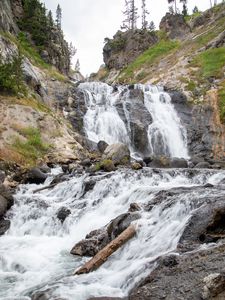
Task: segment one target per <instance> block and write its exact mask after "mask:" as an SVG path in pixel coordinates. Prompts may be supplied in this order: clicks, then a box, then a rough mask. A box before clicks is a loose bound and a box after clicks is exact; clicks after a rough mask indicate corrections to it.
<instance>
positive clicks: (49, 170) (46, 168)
mask: <svg viewBox="0 0 225 300" xmlns="http://www.w3.org/2000/svg"><path fill="white" fill-rule="evenodd" d="M39 169H40V171H41V172H43V173H45V174H48V173H50V172H51V168H49V167H48V166H47V165H46V164H45V165H42V166H39Z"/></svg>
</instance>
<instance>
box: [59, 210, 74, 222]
mask: <svg viewBox="0 0 225 300" xmlns="http://www.w3.org/2000/svg"><path fill="white" fill-rule="evenodd" d="M70 214H71V210H70V209H69V208H67V207H64V206H63V207H61V208H60V209H59V210H58V212H57V218H58V219H59V220H60V221H61V223H63V222H64V221H65V220H66V218H67V217H68V216H69V215H70Z"/></svg>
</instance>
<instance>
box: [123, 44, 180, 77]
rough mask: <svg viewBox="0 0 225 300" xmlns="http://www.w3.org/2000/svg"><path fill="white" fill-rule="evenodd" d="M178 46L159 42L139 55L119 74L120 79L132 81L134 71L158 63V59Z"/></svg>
mask: <svg viewBox="0 0 225 300" xmlns="http://www.w3.org/2000/svg"><path fill="white" fill-rule="evenodd" d="M179 45H180V43H179V42H178V41H170V40H161V41H160V42H159V43H157V44H156V45H154V46H152V47H151V48H149V49H148V50H146V51H145V52H144V53H143V54H141V55H140V56H139V57H138V58H137V59H136V60H135V61H134V62H132V63H131V64H129V65H128V67H126V68H125V69H124V70H123V71H122V72H121V75H120V79H122V80H124V81H126V80H132V79H133V78H134V77H135V71H137V70H140V69H141V68H143V67H145V68H146V67H148V66H151V65H152V64H154V63H156V62H158V61H159V59H160V58H162V57H164V56H166V55H167V54H169V53H171V52H172V51H173V50H175V49H177V48H178V47H179Z"/></svg>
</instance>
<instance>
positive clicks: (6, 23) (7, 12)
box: [0, 0, 21, 34]
mask: <svg viewBox="0 0 225 300" xmlns="http://www.w3.org/2000/svg"><path fill="white" fill-rule="evenodd" d="M15 2H17V4H18V5H16V3H15V5H14V7H15V10H14V11H15V12H16V11H19V10H20V8H21V6H20V4H21V3H20V1H15ZM16 7H17V8H16ZM0 29H1V30H3V31H6V32H10V33H12V34H17V33H18V32H19V29H18V26H17V25H16V23H15V20H14V14H13V12H12V8H11V0H1V1H0Z"/></svg>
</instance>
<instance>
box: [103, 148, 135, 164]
mask: <svg viewBox="0 0 225 300" xmlns="http://www.w3.org/2000/svg"><path fill="white" fill-rule="evenodd" d="M103 159H110V160H112V161H113V163H114V164H115V165H119V164H126V163H128V162H129V161H130V150H129V148H128V147H127V146H126V145H125V144H122V143H118V144H112V145H110V146H108V147H107V148H106V149H105V151H104V153H103Z"/></svg>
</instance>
